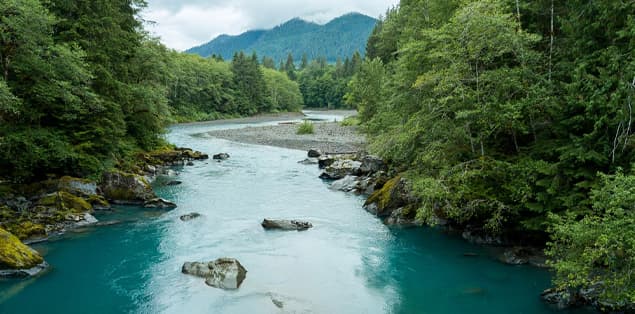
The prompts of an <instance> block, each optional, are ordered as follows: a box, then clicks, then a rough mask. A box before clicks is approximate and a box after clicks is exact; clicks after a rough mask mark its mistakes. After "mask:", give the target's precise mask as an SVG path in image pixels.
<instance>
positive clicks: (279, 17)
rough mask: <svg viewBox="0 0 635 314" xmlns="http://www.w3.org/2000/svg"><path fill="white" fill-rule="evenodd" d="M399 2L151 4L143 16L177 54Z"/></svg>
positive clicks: (163, 0)
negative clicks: (292, 22)
mask: <svg viewBox="0 0 635 314" xmlns="http://www.w3.org/2000/svg"><path fill="white" fill-rule="evenodd" d="M398 2H399V1H398V0H310V1H295V0H269V1H263V0H235V1H227V0H212V1H203V0H186V1H171V0H148V8H147V9H146V10H145V12H144V13H143V17H144V19H146V20H150V21H153V22H155V23H156V24H154V25H149V26H147V29H148V30H149V31H151V32H153V33H154V34H156V35H158V36H160V37H161V39H162V41H163V43H165V44H166V45H167V46H168V47H170V48H174V49H177V50H185V49H187V48H190V47H193V46H196V45H199V44H202V43H205V42H207V41H209V40H211V39H213V38H215V37H216V36H218V35H220V34H230V35H236V34H240V33H242V32H244V31H246V30H249V29H267V28H272V27H274V26H276V25H279V24H281V23H283V22H285V21H287V20H289V19H291V18H294V17H301V18H304V19H306V20H309V21H315V22H318V23H325V22H328V21H329V20H331V19H333V18H335V17H338V16H340V15H342V14H345V13H349V12H360V13H363V14H366V15H369V16H373V17H377V16H379V15H380V14H383V13H384V12H385V11H386V9H388V8H389V7H391V6H393V5H396V4H397V3H398Z"/></svg>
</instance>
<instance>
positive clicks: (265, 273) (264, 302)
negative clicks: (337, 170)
mask: <svg viewBox="0 0 635 314" xmlns="http://www.w3.org/2000/svg"><path fill="white" fill-rule="evenodd" d="M323 118H327V119H331V120H332V118H333V117H330V116H326V117H323ZM244 126H245V125H240V124H225V125H219V124H194V125H179V126H174V127H172V128H171V132H170V133H169V134H168V136H167V137H168V139H169V140H170V141H171V142H173V143H175V144H177V145H179V146H186V147H191V148H194V149H197V150H201V151H204V152H207V153H210V154H211V153H218V152H227V153H229V154H230V155H231V159H229V160H227V161H226V162H222V163H217V162H213V161H208V162H199V163H196V165H195V166H191V167H185V168H182V169H177V170H178V171H179V172H180V175H179V179H178V180H180V181H183V184H182V185H179V186H170V187H159V186H157V193H158V194H159V195H160V196H162V197H164V198H167V199H170V200H173V201H175V202H176V203H177V204H179V207H178V208H177V209H175V210H173V211H149V210H143V209H140V208H133V207H118V208H116V209H115V211H114V212H112V213H99V214H97V218H98V219H100V220H119V221H122V223H120V224H116V225H112V226H105V227H99V228H87V229H83V230H76V231H74V232H71V233H68V234H66V235H65V236H63V237H61V238H59V239H55V240H53V241H49V242H47V243H44V244H39V245H35V246H34V247H35V248H36V249H37V250H39V251H40V252H42V253H43V254H44V255H45V258H46V260H47V261H48V262H49V264H51V265H52V267H51V270H50V271H49V272H48V273H46V274H45V275H43V276H41V277H39V278H35V279H26V280H4V281H0V313H11V314H14V313H15V314H35V313H175V314H180V313H186V314H187V313H326V314H329V313H487V314H497V313H505V314H507V313H526V314H530V313H531V314H533V313H573V312H561V311H557V310H555V309H553V308H552V307H550V306H548V305H546V304H544V303H542V302H541V300H540V298H539V294H540V292H541V291H542V290H543V289H545V288H547V287H548V286H549V281H550V274H549V273H548V272H547V271H545V270H542V269H537V268H533V267H529V266H507V265H503V264H501V263H499V262H497V261H496V258H495V257H494V255H493V254H491V252H490V249H487V248H483V247H479V246H475V245H471V244H469V243H466V242H465V241H463V240H462V239H461V238H459V237H456V236H451V235H447V234H444V233H442V232H441V231H439V230H434V229H426V228H415V229H402V228H389V227H387V226H385V225H383V224H382V223H381V221H380V220H378V219H377V218H376V217H374V216H373V215H371V214H369V213H367V212H366V211H364V210H363V209H362V204H363V201H364V200H363V198H362V197H360V196H355V195H351V194H346V193H342V192H334V191H331V190H329V189H328V183H327V182H323V181H321V180H320V179H318V175H319V170H318V169H317V167H316V166H305V165H300V164H298V163H297V162H298V161H299V160H302V159H303V158H304V157H305V154H306V153H305V152H304V151H298V150H289V149H282V148H275V147H267V146H256V145H247V144H240V143H234V142H229V141H225V140H220V139H215V138H211V137H209V136H205V135H200V133H202V132H205V131H209V130H212V129H218V128H239V127H244ZM195 134H199V135H195ZM190 212H199V213H201V214H202V215H203V216H202V217H201V218H199V219H195V220H192V221H189V222H182V221H180V220H179V218H178V217H179V216H180V215H183V214H186V213H190ZM265 217H267V218H300V219H307V220H309V221H311V222H312V223H313V225H314V228H313V229H310V230H309V231H306V232H265V231H264V230H263V229H262V228H261V227H260V225H259V223H260V221H261V220H262V219H263V218H265ZM466 252H470V253H477V254H478V256H476V257H466V256H464V253H466ZM225 256H227V257H235V258H237V259H239V260H240V261H241V263H242V264H243V265H244V266H245V268H247V270H248V273H247V278H246V280H245V281H244V282H243V284H242V286H241V287H240V289H239V290H236V291H224V290H220V289H215V288H211V287H208V286H206V285H205V283H204V280H201V279H200V278H194V277H191V276H186V275H183V274H181V272H180V269H181V265H182V264H183V263H184V262H186V261H209V260H214V259H216V258H218V257H225ZM272 298H273V299H276V300H280V301H282V302H283V304H284V305H283V308H282V309H280V308H278V307H276V306H275V305H274V304H273V302H272ZM575 313H576V314H577V313H582V312H581V311H577V312H575Z"/></svg>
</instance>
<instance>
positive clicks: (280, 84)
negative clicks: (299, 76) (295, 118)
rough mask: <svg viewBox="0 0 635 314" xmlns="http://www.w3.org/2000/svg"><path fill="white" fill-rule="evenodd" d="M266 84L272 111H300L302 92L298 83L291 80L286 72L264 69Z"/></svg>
mask: <svg viewBox="0 0 635 314" xmlns="http://www.w3.org/2000/svg"><path fill="white" fill-rule="evenodd" d="M263 74H264V79H265V85H266V101H267V103H269V108H270V110H271V111H274V112H275V111H291V112H294V111H300V109H302V104H303V102H302V94H301V93H300V87H299V86H298V83H296V82H294V81H291V80H290V79H289V78H288V77H287V76H286V75H285V74H284V73H280V72H278V71H276V70H270V69H264V70H263Z"/></svg>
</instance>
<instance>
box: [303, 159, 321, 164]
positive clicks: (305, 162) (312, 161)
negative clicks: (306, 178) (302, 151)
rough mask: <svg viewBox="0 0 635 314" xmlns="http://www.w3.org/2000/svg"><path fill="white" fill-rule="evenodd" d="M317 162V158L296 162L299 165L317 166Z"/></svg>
mask: <svg viewBox="0 0 635 314" xmlns="http://www.w3.org/2000/svg"><path fill="white" fill-rule="evenodd" d="M318 162H319V161H318V159H317V158H306V159H305V160H301V161H298V163H299V164H303V165H317V164H318Z"/></svg>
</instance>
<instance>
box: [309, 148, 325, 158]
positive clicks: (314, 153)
mask: <svg viewBox="0 0 635 314" xmlns="http://www.w3.org/2000/svg"><path fill="white" fill-rule="evenodd" d="M307 156H308V157H309V158H318V157H320V156H322V151H321V150H319V149H316V148H311V149H309V152H308V153H307Z"/></svg>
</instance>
